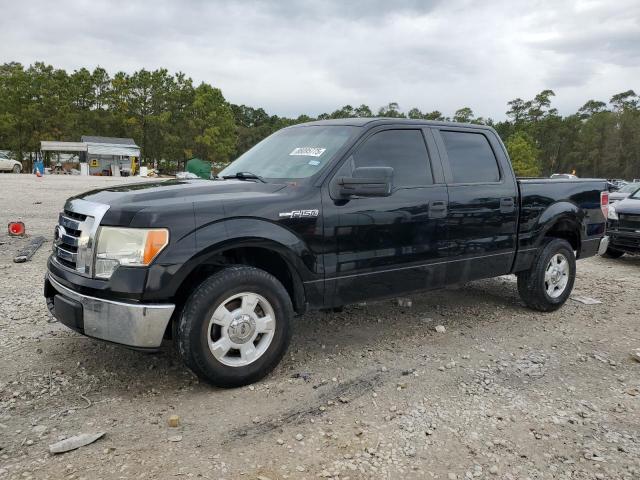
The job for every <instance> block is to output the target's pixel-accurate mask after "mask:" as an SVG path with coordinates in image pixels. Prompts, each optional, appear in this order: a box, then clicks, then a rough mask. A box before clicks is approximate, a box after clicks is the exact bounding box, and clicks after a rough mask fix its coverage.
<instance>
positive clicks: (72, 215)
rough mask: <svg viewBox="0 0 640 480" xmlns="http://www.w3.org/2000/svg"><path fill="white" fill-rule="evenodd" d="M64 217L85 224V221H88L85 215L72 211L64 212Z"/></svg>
mask: <svg viewBox="0 0 640 480" xmlns="http://www.w3.org/2000/svg"><path fill="white" fill-rule="evenodd" d="M64 216H65V217H68V218H72V219H74V220H78V221H80V222H83V221H84V220H86V219H87V215H85V214H83V213H78V212H72V211H71V210H65V211H64Z"/></svg>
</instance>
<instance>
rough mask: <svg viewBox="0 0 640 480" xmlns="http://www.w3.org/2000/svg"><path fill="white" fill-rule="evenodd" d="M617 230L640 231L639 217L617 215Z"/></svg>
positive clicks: (625, 214)
mask: <svg viewBox="0 0 640 480" xmlns="http://www.w3.org/2000/svg"><path fill="white" fill-rule="evenodd" d="M618 228H619V229H621V230H632V231H634V232H635V231H640V215H633V214H628V213H621V214H619V215H618Z"/></svg>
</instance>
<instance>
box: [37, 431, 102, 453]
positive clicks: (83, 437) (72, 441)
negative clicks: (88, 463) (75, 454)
mask: <svg viewBox="0 0 640 480" xmlns="http://www.w3.org/2000/svg"><path fill="white" fill-rule="evenodd" d="M104 434H105V432H98V433H82V434H80V435H76V436H74V437H69V438H65V439H64V440H61V441H59V442H56V443H53V444H51V445H49V452H51V453H65V452H70V451H71V450H75V449H76V448H80V447H84V446H85V445H89V444H90V443H93V442H95V441H96V440H98V439H99V438H101V437H103V436H104Z"/></svg>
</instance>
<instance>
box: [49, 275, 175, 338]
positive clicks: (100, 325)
mask: <svg viewBox="0 0 640 480" xmlns="http://www.w3.org/2000/svg"><path fill="white" fill-rule="evenodd" d="M45 297H47V305H48V306H49V309H50V310H51V313H52V314H53V315H54V316H55V317H56V319H57V320H58V321H60V323H62V324H64V325H66V326H67V327H69V328H71V329H73V330H76V331H78V332H80V333H82V334H84V335H87V336H89V337H93V338H98V339H100V340H106V341H109V342H114V343H120V344H122V345H126V346H129V347H134V348H144V349H154V348H158V347H159V346H160V344H161V343H162V338H163V337H164V332H165V330H166V328H167V325H168V324H169V320H170V319H171V315H172V314H173V311H174V309H175V305H173V304H140V303H127V302H118V301H113V300H106V299H104V298H96V297H91V296H88V295H83V294H80V293H78V292H75V291H73V290H71V289H69V288H67V287H65V286H63V285H61V284H60V283H59V282H57V281H56V280H55V279H54V278H52V277H51V275H49V274H47V275H46V277H45Z"/></svg>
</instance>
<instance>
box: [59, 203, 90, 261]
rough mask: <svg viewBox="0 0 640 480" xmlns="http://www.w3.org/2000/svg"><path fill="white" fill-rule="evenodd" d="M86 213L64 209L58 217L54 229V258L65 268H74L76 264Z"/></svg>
mask: <svg viewBox="0 0 640 480" xmlns="http://www.w3.org/2000/svg"><path fill="white" fill-rule="evenodd" d="M86 219H87V215H83V214H80V213H75V212H72V211H70V210H65V211H64V212H63V213H61V214H60V217H59V218H58V226H57V227H56V231H55V235H54V237H55V246H54V249H55V254H56V259H57V260H58V262H59V263H60V264H62V265H64V266H65V267H67V268H71V269H73V270H76V267H77V266H78V265H77V264H78V246H79V245H80V242H81V238H82V230H83V226H84V223H85V220H86Z"/></svg>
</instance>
